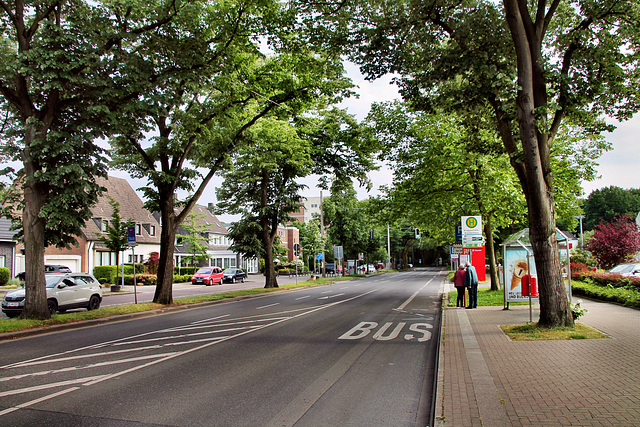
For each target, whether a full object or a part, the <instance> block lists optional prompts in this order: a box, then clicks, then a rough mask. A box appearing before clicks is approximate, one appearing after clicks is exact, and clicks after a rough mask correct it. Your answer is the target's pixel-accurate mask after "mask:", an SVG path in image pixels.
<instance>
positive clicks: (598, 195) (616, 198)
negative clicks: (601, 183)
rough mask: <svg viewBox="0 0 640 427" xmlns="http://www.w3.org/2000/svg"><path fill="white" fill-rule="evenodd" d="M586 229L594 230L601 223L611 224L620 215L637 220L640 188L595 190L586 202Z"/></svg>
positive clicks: (639, 211) (639, 206) (639, 210)
mask: <svg viewBox="0 0 640 427" xmlns="http://www.w3.org/2000/svg"><path fill="white" fill-rule="evenodd" d="M583 208H584V229H585V230H593V229H594V228H595V227H596V226H597V225H598V224H599V223H600V222H611V221H613V219H614V218H615V217H616V216H618V215H628V216H630V217H632V218H635V217H636V216H637V215H638V213H640V188H629V189H623V188H620V187H616V186H613V185H612V186H610V187H605V188H600V189H598V190H594V191H592V192H591V194H589V197H587V199H586V200H585V201H584V207H583Z"/></svg>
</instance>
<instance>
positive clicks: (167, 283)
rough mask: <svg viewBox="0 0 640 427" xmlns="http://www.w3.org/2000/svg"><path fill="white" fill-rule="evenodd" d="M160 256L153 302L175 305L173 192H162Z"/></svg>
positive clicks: (174, 218)
mask: <svg viewBox="0 0 640 427" xmlns="http://www.w3.org/2000/svg"><path fill="white" fill-rule="evenodd" d="M160 218H161V223H162V224H161V225H162V227H161V232H160V255H159V259H158V262H159V263H158V276H157V277H158V283H157V285H156V292H155V294H154V296H153V302H155V303H156V304H172V303H173V252H174V249H175V240H176V232H177V229H178V225H177V224H176V216H175V212H174V206H173V192H172V191H169V193H168V194H167V193H166V191H162V190H161V191H160Z"/></svg>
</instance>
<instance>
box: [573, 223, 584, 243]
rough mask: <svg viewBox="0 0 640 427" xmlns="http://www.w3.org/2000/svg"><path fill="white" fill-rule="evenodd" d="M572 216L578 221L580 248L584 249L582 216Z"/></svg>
mask: <svg viewBox="0 0 640 427" xmlns="http://www.w3.org/2000/svg"><path fill="white" fill-rule="evenodd" d="M574 218H575V219H577V220H579V221H580V249H584V239H583V238H582V220H583V219H584V216H582V215H578V216H574Z"/></svg>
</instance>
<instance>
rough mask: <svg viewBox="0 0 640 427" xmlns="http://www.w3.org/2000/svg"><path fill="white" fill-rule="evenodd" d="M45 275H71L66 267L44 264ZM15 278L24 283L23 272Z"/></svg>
mask: <svg viewBox="0 0 640 427" xmlns="http://www.w3.org/2000/svg"><path fill="white" fill-rule="evenodd" d="M44 272H45V274H49V273H71V269H70V268H69V267H67V266H66V265H49V264H45V266H44ZM16 277H17V278H18V279H20V280H21V281H23V282H24V277H25V272H24V271H23V272H22V273H18V274H16Z"/></svg>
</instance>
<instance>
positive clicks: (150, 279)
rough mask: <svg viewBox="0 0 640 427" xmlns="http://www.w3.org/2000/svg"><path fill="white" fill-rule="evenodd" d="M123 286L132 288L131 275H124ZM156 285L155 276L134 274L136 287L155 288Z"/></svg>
mask: <svg viewBox="0 0 640 427" xmlns="http://www.w3.org/2000/svg"><path fill="white" fill-rule="evenodd" d="M118 284H120V283H118ZM124 284H125V286H133V274H125V275H124ZM157 284H158V277H157V276H156V275H155V274H136V285H138V286H156V285H157Z"/></svg>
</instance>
